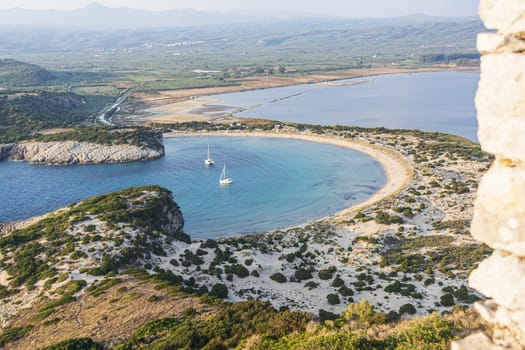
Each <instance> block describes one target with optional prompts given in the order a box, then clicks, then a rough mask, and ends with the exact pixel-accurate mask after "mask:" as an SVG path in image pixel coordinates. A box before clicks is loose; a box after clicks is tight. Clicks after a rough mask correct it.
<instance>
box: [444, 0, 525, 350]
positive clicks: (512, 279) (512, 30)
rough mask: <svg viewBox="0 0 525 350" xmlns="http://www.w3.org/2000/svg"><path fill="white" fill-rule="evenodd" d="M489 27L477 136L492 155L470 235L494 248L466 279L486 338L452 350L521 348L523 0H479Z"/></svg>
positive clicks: (524, 286) (483, 45)
mask: <svg viewBox="0 0 525 350" xmlns="http://www.w3.org/2000/svg"><path fill="white" fill-rule="evenodd" d="M479 10H480V16H481V18H482V20H483V22H484V23H485V25H486V26H487V28H489V29H495V30H496V31H497V32H496V33H482V34H480V35H479V36H478V49H479V51H480V52H481V53H482V54H483V57H482V59H481V80H480V83H479V89H478V93H477V95H476V108H477V111H478V123H479V130H478V137H479V141H480V143H481V146H482V148H483V149H484V150H485V151H487V152H490V153H493V154H494V155H495V156H496V160H495V162H494V164H493V166H492V168H491V169H490V170H489V172H488V173H487V174H486V175H485V177H484V178H483V180H482V181H481V184H480V187H479V192H478V198H477V200H476V204H475V213H474V218H473V221H472V227H471V232H472V235H473V236H474V237H475V238H476V239H477V240H479V241H481V242H484V243H486V244H487V245H489V246H490V247H492V248H494V253H493V254H492V256H491V257H489V258H488V259H486V260H485V261H483V262H482V263H481V264H480V265H479V267H478V268H477V269H476V270H474V271H473V272H472V274H471V275H470V278H469V284H470V286H471V287H473V288H475V289H477V290H478V291H480V292H481V293H483V294H484V295H485V296H487V298H488V300H486V301H483V302H479V303H477V304H476V305H475V308H476V310H477V311H478V312H479V313H480V315H481V316H482V317H483V318H484V319H485V320H486V321H487V322H488V323H489V325H490V328H491V331H492V332H491V333H492V334H491V335H490V337H489V336H488V335H485V334H481V333H479V334H475V335H473V336H470V337H468V338H466V339H463V340H461V341H459V342H456V343H454V344H453V345H452V349H453V350H454V349H457V350H460V349H461V350H463V349H523V348H525V0H481V1H480V7H479Z"/></svg>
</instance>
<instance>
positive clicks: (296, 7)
mask: <svg viewBox="0 0 525 350" xmlns="http://www.w3.org/2000/svg"><path fill="white" fill-rule="evenodd" d="M92 2H94V1H93V0H0V8H2V9H6V8H13V7H22V8H32V9H50V8H54V9H73V8H79V7H84V6H85V5H87V4H89V3H92ZM97 2H98V3H100V4H103V5H105V6H108V7H131V8H142V9H150V10H165V9H175V8H194V9H199V10H214V11H217V10H218V11H230V10H252V9H263V10H281V11H286V12H298V13H316V14H322V15H335V16H343V17H389V16H400V15H407V14H414V13H425V14H429V15H435V16H473V15H476V14H477V7H478V2H479V0H264V1H261V0H98V1H97Z"/></svg>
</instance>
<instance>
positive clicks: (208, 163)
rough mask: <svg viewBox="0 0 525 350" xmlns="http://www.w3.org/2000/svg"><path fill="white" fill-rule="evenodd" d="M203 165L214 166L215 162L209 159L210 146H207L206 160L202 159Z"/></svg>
mask: <svg viewBox="0 0 525 350" xmlns="http://www.w3.org/2000/svg"><path fill="white" fill-rule="evenodd" d="M204 164H205V165H206V166H210V165H213V164H215V162H214V161H213V159H211V157H210V145H209V144H208V158H207V159H204Z"/></svg>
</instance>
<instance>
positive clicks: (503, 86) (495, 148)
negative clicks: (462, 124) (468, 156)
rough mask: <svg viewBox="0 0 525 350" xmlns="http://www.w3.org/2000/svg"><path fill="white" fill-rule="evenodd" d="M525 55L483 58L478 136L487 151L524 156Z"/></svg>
mask: <svg viewBox="0 0 525 350" xmlns="http://www.w3.org/2000/svg"><path fill="white" fill-rule="evenodd" d="M524 96H525V55H522V54H517V53H504V54H494V55H486V56H484V57H482V59H481V79H480V82H479V88H478V92H477V94H476V108H477V110H478V124H479V129H478V138H479V141H480V143H481V146H482V147H483V149H484V150H485V151H487V152H490V153H494V154H498V155H501V156H503V157H505V158H511V159H515V160H525V137H523V135H525V98H524Z"/></svg>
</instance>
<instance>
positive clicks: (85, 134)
mask: <svg viewBox="0 0 525 350" xmlns="http://www.w3.org/2000/svg"><path fill="white" fill-rule="evenodd" d="M31 140H32V141H40V142H60V141H78V142H90V143H96V144H99V145H133V146H137V147H143V146H147V147H149V148H152V149H156V150H160V149H163V147H164V145H163V141H162V133H161V132H160V131H158V130H152V129H150V128H144V127H129V128H124V129H122V128H117V127H107V126H84V127H77V128H75V129H74V130H71V131H65V132H58V133H53V134H48V135H37V136H35V137H33V138H31Z"/></svg>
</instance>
